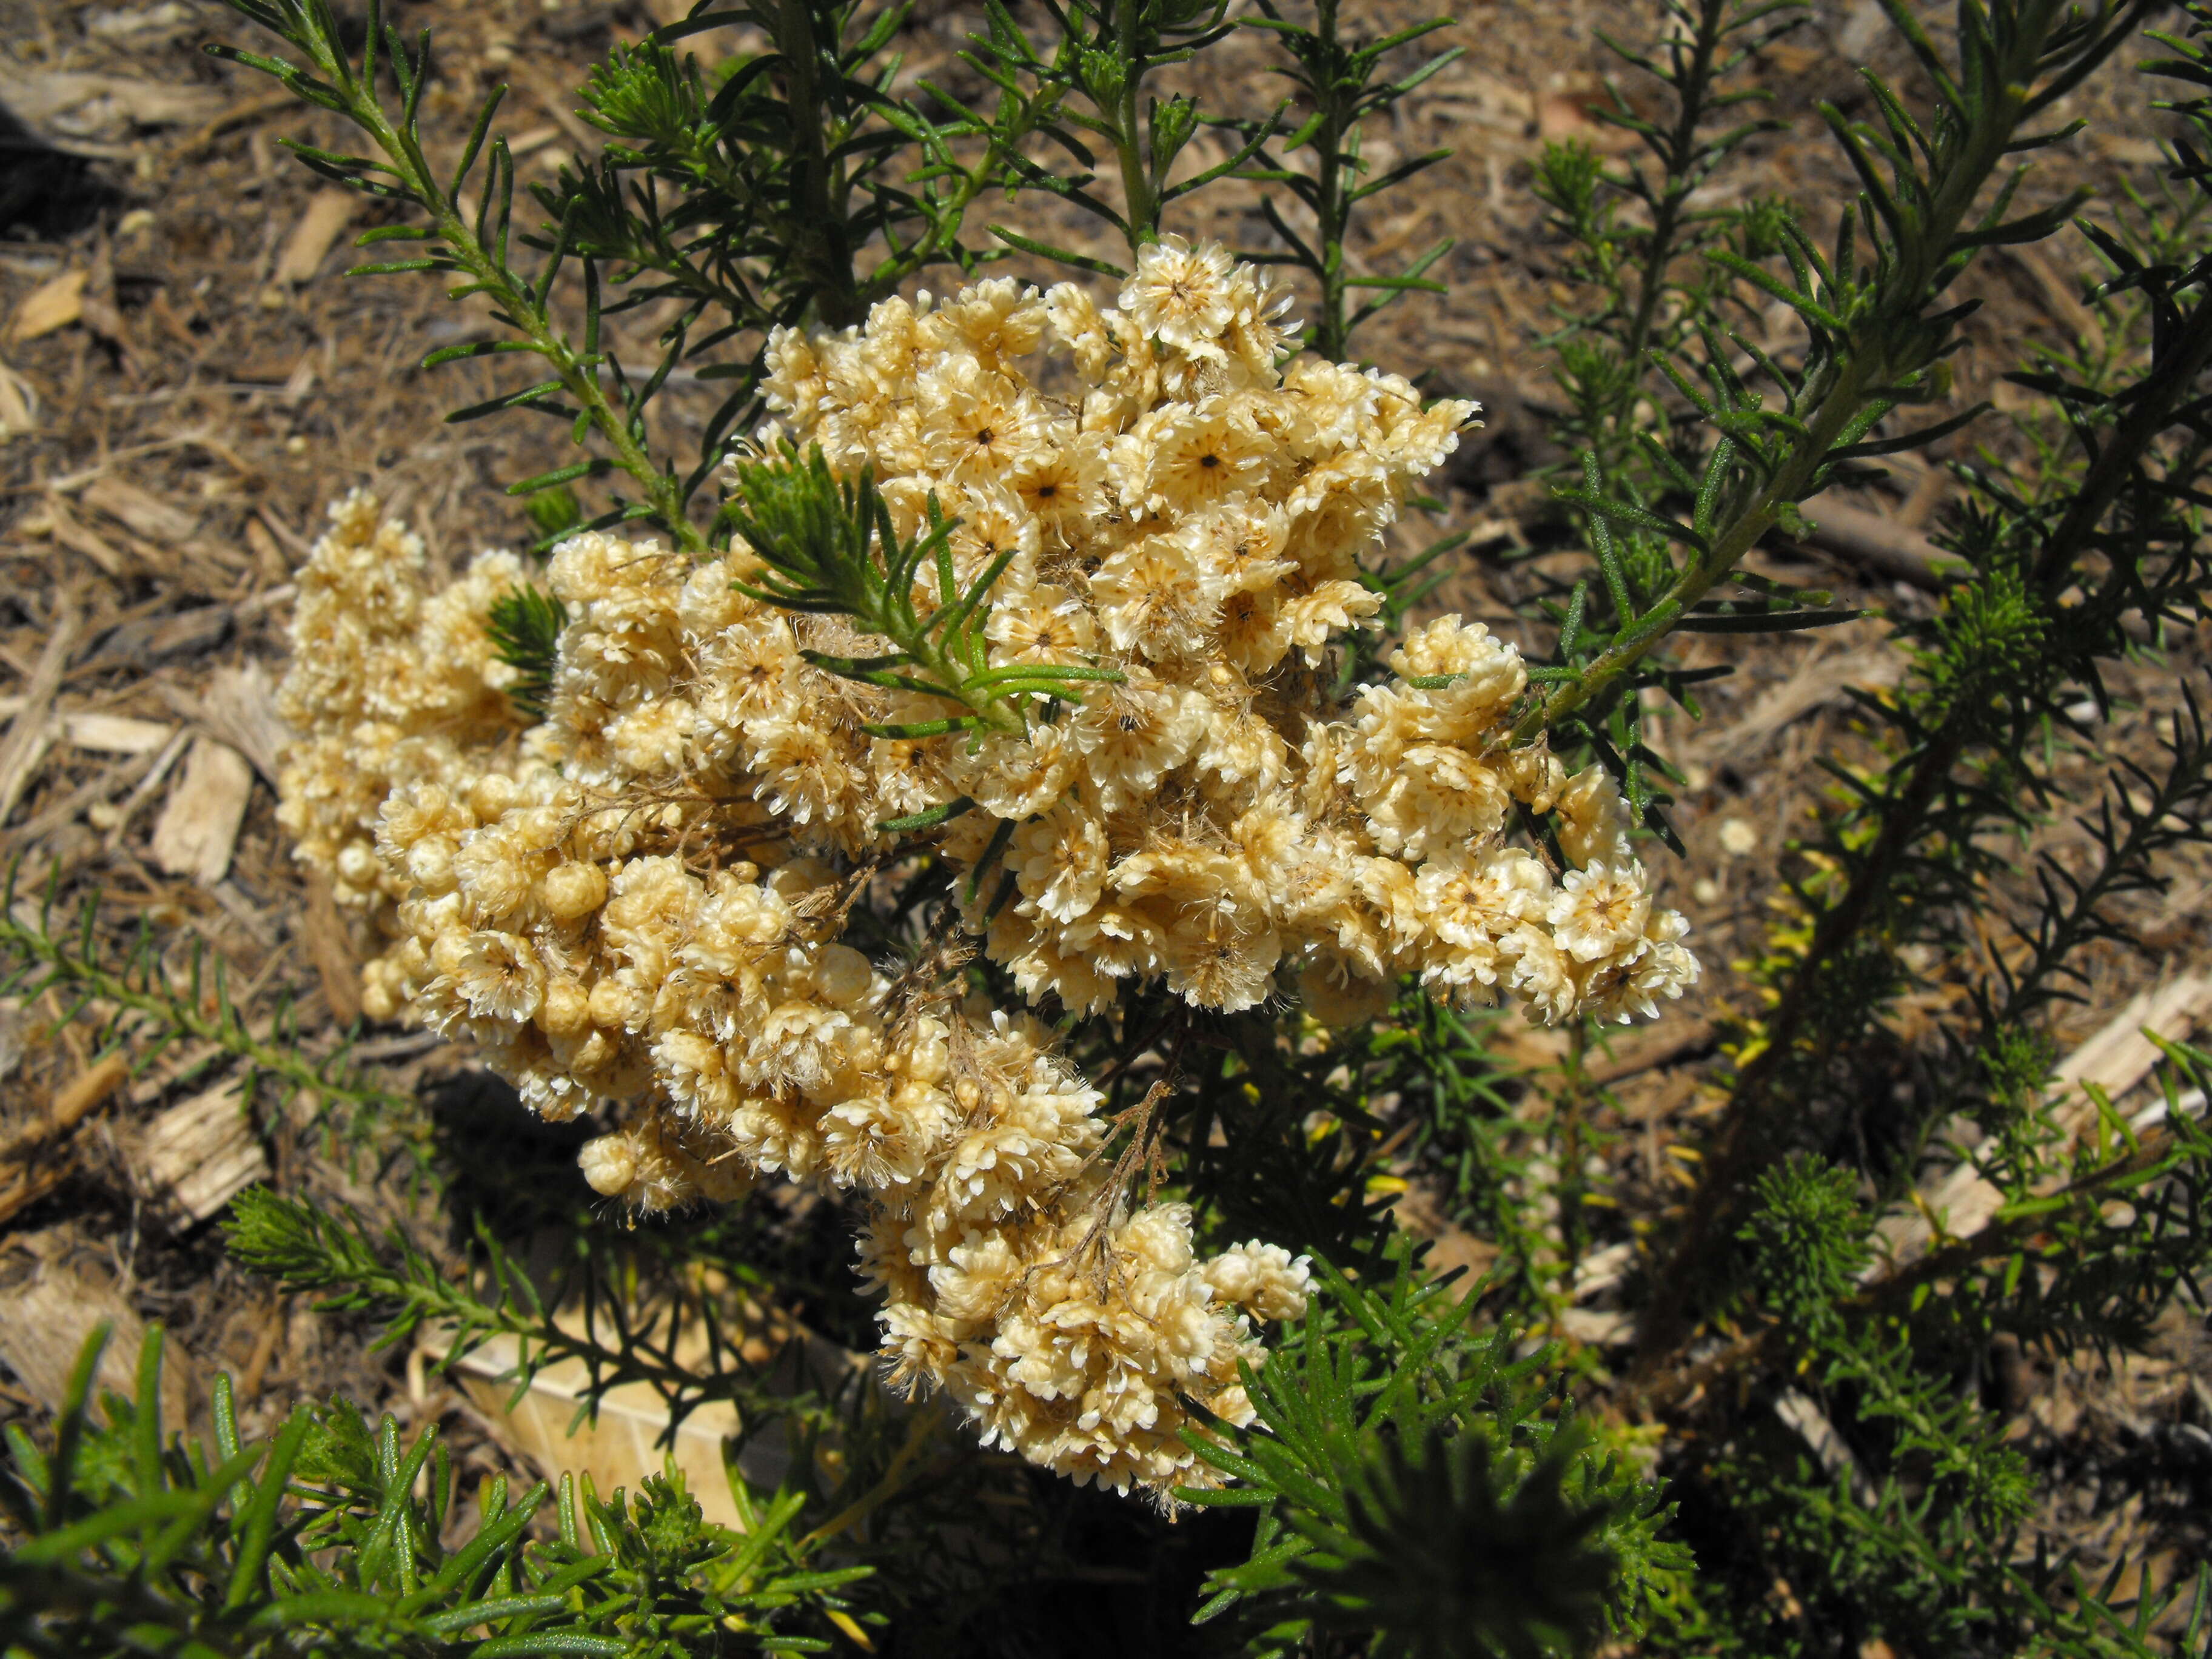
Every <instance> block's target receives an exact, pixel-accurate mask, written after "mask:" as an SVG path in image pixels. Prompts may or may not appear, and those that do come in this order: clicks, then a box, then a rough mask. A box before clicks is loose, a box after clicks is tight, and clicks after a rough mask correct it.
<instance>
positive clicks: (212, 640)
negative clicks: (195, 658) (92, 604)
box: [84, 605, 234, 669]
mask: <svg viewBox="0 0 2212 1659" xmlns="http://www.w3.org/2000/svg"><path fill="white" fill-rule="evenodd" d="M233 621H234V615H233V612H232V610H231V607H230V606H228V605H201V606H199V607H198V608H197V610H192V611H172V612H171V613H170V614H169V615H167V616H166V617H139V618H138V619H137V621H136V622H127V623H122V624H121V625H120V626H118V627H117V628H114V629H110V630H109V631H108V632H107V633H106V635H103V636H102V637H101V639H100V644H99V646H98V647H97V648H95V649H94V652H93V653H92V655H91V656H90V657H88V658H87V659H85V663H84V666H85V667H86V668H87V669H94V668H108V667H112V666H114V665H117V664H125V665H133V666H136V665H144V664H149V663H156V662H161V661H165V660H167V659H169V658H172V657H183V656H191V655H195V654H197V653H199V652H202V651H208V650H212V649H213V648H214V647H216V646H218V645H220V644H222V642H223V641H224V640H226V639H228V637H229V636H230V628H231V623H232V622H233Z"/></svg>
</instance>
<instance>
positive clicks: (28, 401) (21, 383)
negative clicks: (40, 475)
mask: <svg viewBox="0 0 2212 1659" xmlns="http://www.w3.org/2000/svg"><path fill="white" fill-rule="evenodd" d="M38 429H39V393H38V389H37V388H36V387H34V386H32V384H31V383H30V382H29V381H28V380H25V379H24V378H23V377H22V376H21V374H17V373H16V372H15V370H14V369H13V368H9V366H8V365H7V364H6V363H4V362H0V444H4V443H6V442H8V441H9V440H10V439H13V438H27V437H28V436H30V435H31V434H32V433H33V432H36V431H37V430H38Z"/></svg>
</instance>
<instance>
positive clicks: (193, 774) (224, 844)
mask: <svg viewBox="0 0 2212 1659" xmlns="http://www.w3.org/2000/svg"><path fill="white" fill-rule="evenodd" d="M252 793H253V769H252V767H251V766H250V765H248V764H247V763H246V757H245V756H243V755H241V754H240V753H239V752H238V750H235V749H233V748H232V747H231V746H230V745H229V744H227V743H218V742H216V740H215V739H214V738H195V739H194V740H193V743H192V746H191V752H190V753H188V754H187V755H186V756H185V775H184V776H183V777H182V778H181V779H179V781H178V783H177V786H176V787H175V788H173V789H172V790H171V791H170V792H169V799H168V801H167V804H166V805H163V807H162V808H161V817H159V818H156V819H155V821H154V844H153V848H152V855H153V860H154V862H155V865H157V866H159V867H160V868H161V869H162V870H165V871H167V872H168V873H169V874H170V875H173V876H182V877H185V878H186V879H188V880H190V881H193V882H196V883H197V884H199V885H201V886H203V887H212V886H214V885H215V884H216V883H217V882H219V881H221V880H222V878H223V877H224V876H226V875H227V874H228V873H229V872H230V854H231V851H232V849H233V848H235V847H236V846H237V845H238V827H239V825H240V823H243V822H244V821H245V818H246V801H247V799H248V798H249V797H250V796H251V795H252Z"/></svg>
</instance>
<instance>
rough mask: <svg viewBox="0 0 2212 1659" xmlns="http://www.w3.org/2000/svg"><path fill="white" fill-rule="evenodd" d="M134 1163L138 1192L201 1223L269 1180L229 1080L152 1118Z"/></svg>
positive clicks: (187, 1219) (266, 1165)
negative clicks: (248, 1190)
mask: <svg viewBox="0 0 2212 1659" xmlns="http://www.w3.org/2000/svg"><path fill="white" fill-rule="evenodd" d="M134 1162H135V1164H136V1169H135V1171H134V1173H135V1174H136V1175H137V1177H138V1183H139V1188H140V1195H141V1196H142V1197H144V1198H145V1199H147V1200H149V1201H151V1202H153V1203H155V1204H158V1205H160V1206H161V1207H163V1208H164V1209H166V1210H167V1211H168V1212H170V1213H171V1214H172V1215H173V1216H175V1217H176V1218H179V1220H181V1221H183V1222H185V1223H187V1224H190V1223H193V1222H200V1221H205V1220H206V1219H207V1218H209V1217H210V1216H212V1215H214V1214H215V1213H216V1212H217V1211H218V1210H220V1209H222V1206H224V1205H226V1204H228V1203H229V1202H230V1200H232V1199H234V1198H235V1197H236V1196H237V1195H238V1194H240V1192H242V1191H244V1190H245V1189H246V1188H248V1187H250V1186H252V1184H253V1183H254V1182H257V1181H266V1180H267V1179H268V1178H269V1158H268V1155H267V1154H266V1153H264V1152H263V1151H262V1150H261V1142H260V1140H259V1139H258V1137H257V1136H256V1135H255V1133H254V1131H253V1124H252V1121H251V1120H250V1119H249V1118H248V1117H247V1115H246V1110H245V1107H244V1104H243V1103H242V1102H241V1101H240V1099H239V1096H238V1085H236V1084H235V1083H222V1084H218V1085H216V1087H214V1088H212V1089H209V1090H206V1091H203V1092H202V1093H199V1094H197V1095H194V1096H193V1097H191V1099H190V1100H187V1101H185V1102H183V1103H180V1104H179V1105H175V1106H172V1107H171V1108H170V1109H168V1110H167V1111H166V1112H163V1113H162V1114H161V1115H160V1116H159V1117H156V1118H155V1120H154V1121H152V1122H151V1123H149V1124H148V1125H147V1126H146V1129H145V1133H144V1134H143V1136H142V1137H141V1138H140V1139H139V1143H138V1149H137V1158H136V1159H135V1160H134Z"/></svg>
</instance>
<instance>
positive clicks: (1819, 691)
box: [1684, 645, 1905, 763]
mask: <svg viewBox="0 0 2212 1659" xmlns="http://www.w3.org/2000/svg"><path fill="white" fill-rule="evenodd" d="M1904 673H1905V653H1903V652H1901V651H1899V650H1897V649H1896V648H1895V647H1892V646H1887V645H1879V646H1875V647H1871V648H1869V649H1868V650H1864V651H1852V652H1848V653H1844V654H1841V655H1837V656H1825V657H1814V658H1813V659H1811V660H1810V661H1808V662H1807V663H1806V664H1805V665H1803V666H1802V668H1800V669H1798V671H1796V673H1794V674H1792V675H1791V676H1790V678H1788V679H1786V680H1784V682H1783V683H1782V684H1779V685H1778V686H1775V687H1773V688H1772V689H1771V690H1767V691H1765V692H1764V693H1762V694H1761V695H1760V696H1759V700H1758V701H1757V702H1753V704H1752V706H1751V707H1750V708H1749V709H1748V710H1747V711H1746V712H1745V714H1744V717H1743V718H1742V719H1741V720H1737V721H1736V722H1735V724H1734V725H1732V726H1723V727H1721V728H1720V729H1719V730H1717V731H1711V732H1699V733H1698V734H1697V735H1696V736H1695V737H1693V738H1691V739H1690V741H1689V742H1688V743H1687V744H1685V745H1684V750H1685V752H1686V753H1687V754H1689V755H1690V756H1691V757H1692V758H1694V759H1696V760H1699V761H1702V762H1705V763H1712V762H1717V761H1735V762H1739V763H1740V762H1743V761H1747V760H1749V759H1752V758H1753V757H1755V756H1756V755H1757V754H1758V753H1759V751H1760V750H1763V749H1764V748H1765V746H1766V745H1767V744H1769V743H1770V742H1771V741H1772V740H1773V739H1774V738H1776V737H1778V736H1779V735H1780V734H1781V732H1783V731H1784V729H1786V728H1787V727H1789V726H1792V725H1795V724H1796V722H1797V721H1799V720H1802V719H1804V718H1805V716H1807V715H1808V714H1811V713H1813V712H1814V710H1815V709H1817V708H1824V707H1826V705H1827V704H1829V703H1845V702H1850V690H1851V688H1852V687H1854V686H1856V687H1857V688H1858V689H1859V690H1863V691H1883V690H1888V689H1889V688H1890V687H1892V686H1893V685H1895V684H1897V683H1898V681H1899V679H1901V678H1903V677H1904Z"/></svg>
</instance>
